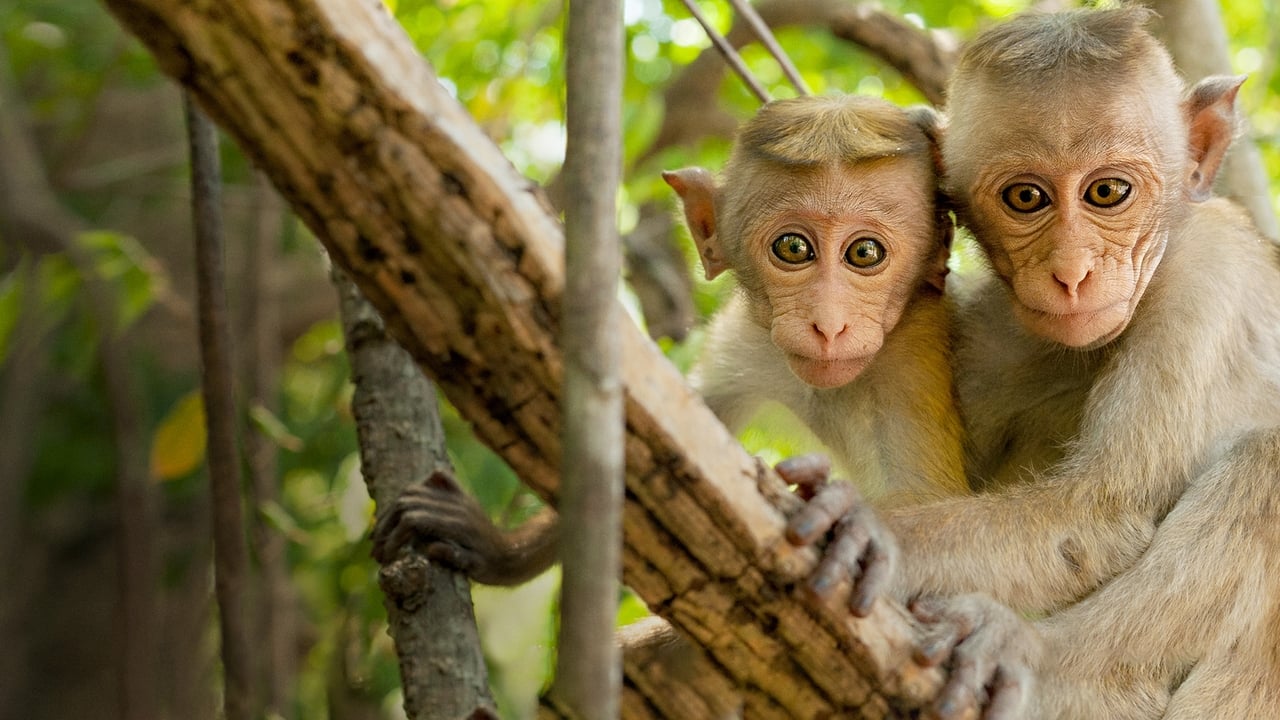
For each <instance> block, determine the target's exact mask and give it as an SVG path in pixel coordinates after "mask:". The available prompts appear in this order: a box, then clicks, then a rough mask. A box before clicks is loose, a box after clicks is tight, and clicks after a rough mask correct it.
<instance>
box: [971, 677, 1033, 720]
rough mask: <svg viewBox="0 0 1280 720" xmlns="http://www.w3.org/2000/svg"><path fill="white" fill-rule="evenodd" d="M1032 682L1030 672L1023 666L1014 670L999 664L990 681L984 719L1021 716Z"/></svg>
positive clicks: (1013, 719) (1000, 719)
mask: <svg viewBox="0 0 1280 720" xmlns="http://www.w3.org/2000/svg"><path fill="white" fill-rule="evenodd" d="M1032 683H1033V680H1032V677H1031V672H1030V670H1029V669H1027V668H1025V667H1021V668H1018V669H1016V670H1014V669H1010V668H1008V667H1005V666H1001V667H1000V668H999V669H997V671H996V678H995V680H994V681H993V682H992V683H991V693H990V695H991V697H990V699H989V700H988V701H987V709H986V712H985V713H983V718H984V719H985V720H1016V718H1019V717H1022V716H1023V714H1024V713H1023V709H1024V707H1025V705H1026V701H1027V698H1029V697H1030V696H1031V685H1032Z"/></svg>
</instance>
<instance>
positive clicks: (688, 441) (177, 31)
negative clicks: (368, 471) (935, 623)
mask: <svg viewBox="0 0 1280 720" xmlns="http://www.w3.org/2000/svg"><path fill="white" fill-rule="evenodd" d="M107 4H108V5H109V6H110V7H111V8H112V10H113V11H114V12H115V13H116V14H117V16H118V17H119V18H120V19H121V21H122V22H123V23H124V25H125V26H126V27H128V28H129V29H131V30H132V31H133V32H134V33H135V34H136V35H137V36H138V37H139V38H140V39H142V41H143V42H144V43H146V44H147V45H148V46H149V47H150V49H151V50H152V52H153V53H154V54H155V56H156V57H157V59H158V61H159V63H160V65H161V67H162V68H163V69H164V70H165V72H167V73H168V74H169V75H171V76H173V77H174V78H176V79H178V80H179V81H181V82H182V83H183V84H184V85H186V86H187V87H188V88H189V89H190V91H191V92H192V93H193V94H194V95H195V97H197V98H198V99H199V100H200V102H201V103H202V104H203V106H204V107H205V108H206V109H207V110H208V112H210V113H211V114H212V115H213V116H214V117H215V118H216V119H217V120H218V121H219V122H220V123H221V124H222V126H223V127H224V128H226V129H227V130H228V131H229V132H230V133H231V134H232V135H233V136H234V137H235V138H236V139H237V141H238V142H239V143H240V145H241V147H242V148H243V149H244V150H245V152H246V153H248V154H249V155H250V156H251V157H252V158H254V160H255V161H256V162H257V163H258V165H259V166H260V167H261V168H263V170H264V171H265V172H267V173H268V175H269V176H270V177H271V179H272V181H273V182H274V184H275V185H276V187H277V188H278V189H279V190H280V191H281V193H282V194H283V195H284V197H285V198H286V199H287V200H288V201H289V203H290V204H291V205H292V206H293V208H294V210H295V211H296V212H297V213H298V214H299V215H300V217H302V218H303V219H304V221H305V222H306V223H307V224H308V225H309V227H310V228H311V229H312V230H313V231H314V232H315V234H316V235H317V236H318V237H319V238H320V239H321V240H322V241H323V242H324V243H325V245H326V247H327V248H328V250H329V252H330V255H331V257H332V258H333V260H334V261H335V263H337V264H338V265H339V266H341V267H342V268H343V269H344V270H345V271H347V272H348V273H349V274H350V275H351V277H352V279H353V280H354V281H355V282H356V283H357V284H358V285H359V286H360V288H361V290H362V291H363V293H364V295H365V296H366V297H367V298H369V300H370V301H371V302H372V303H373V304H374V306H375V307H376V308H377V309H378V311H379V312H380V313H381V315H382V317H383V318H384V319H385V320H386V321H387V325H388V329H389V330H390V332H391V333H392V334H393V335H394V336H395V337H396V338H397V339H398V340H399V341H400V343H401V344H402V345H404V346H405V348H407V349H408V350H409V351H410V352H411V354H412V355H413V357H414V358H415V360H416V361H417V362H418V364H419V365H420V366H421V367H422V368H423V369H424V370H425V371H426V372H427V373H428V374H429V375H431V376H432V377H433V378H434V379H435V380H436V381H437V383H438V384H439V387H440V388H441V389H442V390H443V391H444V392H445V393H446V394H447V395H448V397H449V399H450V400H451V402H453V404H454V405H455V406H456V407H457V408H458V409H459V411H460V412H461V413H462V414H463V415H464V416H466V417H467V418H468V419H469V420H470V421H471V422H472V423H473V426H474V429H475V432H476V433H477V435H478V436H479V437H480V438H481V439H483V440H484V441H485V442H486V443H487V444H488V445H489V446H490V447H492V448H494V449H495V450H496V451H497V452H499V453H500V454H501V455H502V456H503V457H504V458H505V459H506V460H507V462H508V463H510V464H511V466H512V467H513V468H514V469H515V470H516V472H517V473H519V475H520V476H521V478H522V479H524V481H525V482H526V483H528V484H529V485H530V486H531V487H533V488H535V489H536V490H537V491H538V492H539V493H541V494H542V495H543V496H544V497H546V498H548V499H549V500H551V501H552V502H554V501H555V500H556V498H557V495H558V490H559V463H560V457H561V449H560V440H559V433H558V430H559V426H560V422H559V411H558V407H559V400H560V394H561V383H562V377H563V365H562V358H561V354H560V351H559V349H558V347H557V346H556V344H555V338H556V337H557V335H558V331H559V326H560V322H559V315H560V308H561V299H562V294H563V291H564V268H563V261H562V249H563V238H562V235H561V231H560V228H559V226H558V225H557V224H556V222H555V220H554V219H553V218H552V217H551V215H550V214H549V213H548V212H547V211H546V209H545V206H544V204H543V202H542V201H541V200H540V196H539V193H538V191H537V189H536V187H534V186H533V185H532V184H531V183H530V182H529V181H528V180H526V179H525V178H523V177H521V176H520V175H519V174H517V173H516V172H515V171H514V170H513V169H512V168H511V166H510V164H509V163H508V162H507V161H506V160H505V158H503V157H502V155H501V153H500V152H499V151H498V149H497V148H496V147H495V146H494V144H493V143H492V142H491V141H490V140H489V139H488V138H486V137H485V136H484V134H483V133H482V132H481V130H480V129H479V128H478V127H477V126H476V125H475V123H474V122H473V121H472V120H471V119H470V118H469V117H468V116H467V114H466V113H465V112H464V111H463V110H462V108H461V107H460V106H459V105H458V104H457V102H456V101H455V100H454V99H453V98H452V97H450V96H449V95H448V93H447V92H446V91H445V90H444V89H443V88H442V87H441V86H440V85H439V83H438V82H437V81H436V79H435V77H434V76H433V74H432V72H431V71H430V69H429V68H428V67H427V65H426V64H425V63H424V62H423V61H422V59H421V58H420V57H419V55H418V53H417V51H416V50H415V49H414V47H413V46H412V44H411V43H410V41H409V39H408V38H407V37H406V36H405V34H404V32H403V31H402V29H401V28H400V27H399V26H398V25H397V24H396V23H395V21H394V20H393V19H392V18H391V17H389V16H388V15H387V14H386V11H385V10H384V9H383V7H382V5H381V3H380V2H377V0H327V1H325V2H316V1H315V0H196V1H193V2H187V3H182V4H178V3H172V2H170V1H169V0H108V2H107ZM618 334H619V336H620V339H621V342H622V348H623V351H622V357H623V365H622V371H621V374H622V379H623V383H624V393H625V398H624V404H625V409H626V426H627V435H626V459H627V477H626V497H627V502H626V506H625V510H624V527H625V532H626V542H625V551H624V558H623V566H624V579H625V581H626V582H627V583H628V584H629V585H630V586H631V587H633V588H634V589H635V590H636V591H637V592H638V593H639V594H640V596H641V597H643V598H644V599H645V601H646V602H648V603H649V605H650V607H652V608H653V609H654V611H655V612H657V613H658V614H659V615H662V616H663V617H666V618H667V619H669V620H671V621H672V622H673V623H674V624H675V625H676V626H677V627H679V628H681V629H682V630H683V631H684V632H685V633H686V634H687V635H688V636H689V637H691V638H693V639H694V640H695V641H696V642H697V643H698V644H700V645H702V646H703V647H704V648H706V649H707V650H708V657H709V658H710V662H713V663H715V664H716V666H718V667H719V668H721V669H723V672H724V674H725V675H726V676H728V677H731V678H733V679H734V681H735V682H737V683H739V684H740V685H742V686H743V687H744V688H746V698H747V702H748V707H749V709H750V710H751V711H752V714H753V716H756V717H782V716H788V715H790V716H794V717H817V716H821V715H822V714H824V713H839V714H840V715H842V716H846V717H848V716H857V715H859V714H860V715H862V716H866V717H881V716H885V715H887V714H890V713H891V710H890V708H891V707H911V706H916V705H918V704H919V703H920V702H921V701H922V700H924V699H926V698H928V697H930V696H931V695H932V694H933V693H934V692H935V691H936V689H937V687H938V684H939V682H940V679H941V678H940V675H939V673H937V672H936V671H933V670H930V671H922V670H920V669H919V668H917V667H916V666H915V665H913V664H912V663H911V661H910V652H911V639H912V632H913V631H912V626H911V622H910V620H909V618H908V616H907V615H906V613H905V612H904V610H903V609H902V608H901V607H899V606H896V605H893V604H891V603H879V604H878V605H877V606H876V608H875V609H874V611H873V613H872V614H871V616H870V617H868V618H866V619H862V620H858V619H854V618H852V617H851V616H849V615H848V613H846V612H844V611H843V610H841V609H828V608H815V607H811V606H809V605H807V604H805V603H804V602H802V601H800V599H799V595H798V593H796V592H795V588H794V583H795V582H796V581H797V580H798V579H799V578H802V577H804V576H806V575H807V574H808V573H809V572H810V571H811V569H812V568H813V566H814V563H815V560H816V556H815V554H814V553H813V552H812V551H811V550H805V551H798V550H796V549H794V548H792V547H790V546H789V545H788V544H787V543H786V541H785V539H784V538H783V526H784V521H785V514H786V512H787V508H788V506H793V505H792V504H793V503H795V502H798V501H796V500H795V499H794V498H792V497H791V496H790V495H789V494H788V493H787V491H786V489H785V488H784V487H782V485H781V483H780V481H779V480H778V479H777V477H776V476H775V475H774V474H773V473H772V472H771V471H770V470H768V469H767V468H764V467H762V466H761V465H760V464H759V463H758V462H757V461H756V460H754V459H753V458H751V457H750V456H748V455H747V454H746V452H745V451H744V450H743V449H742V448H741V446H739V445H738V444H737V442H736V441H735V440H734V439H733V437H732V436H730V434H729V433H728V432H727V431H726V430H725V429H724V428H723V426H721V425H720V424H719V422H717V421H716V419H715V417H714V415H712V414H711V412H710V411H709V410H708V409H707V408H706V406H705V405H704V404H703V403H702V401H701V400H700V399H699V398H698V397H697V396H696V395H695V394H694V393H693V392H692V391H691V390H690V389H689V388H688V386H687V385H686V384H685V382H684V379H683V378H682V377H681V376H680V375H679V373H678V372H677V371H676V369H675V368H674V367H673V366H672V365H671V364H670V363H668V362H667V361H666V359H665V358H664V357H663V356H662V354H661V352H660V351H659V350H658V349H657V347H656V346H655V345H653V343H652V342H650V341H649V340H648V338H646V337H644V336H643V335H642V334H641V333H640V332H639V330H638V329H637V328H636V327H634V326H633V325H632V324H630V323H622V324H620V325H619V326H618Z"/></svg>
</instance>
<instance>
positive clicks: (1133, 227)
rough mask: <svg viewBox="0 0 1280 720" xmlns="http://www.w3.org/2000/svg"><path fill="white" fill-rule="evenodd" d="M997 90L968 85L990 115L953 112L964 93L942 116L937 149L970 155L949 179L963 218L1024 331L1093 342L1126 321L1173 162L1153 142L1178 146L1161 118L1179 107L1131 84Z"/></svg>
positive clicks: (1160, 224) (1152, 255)
mask: <svg viewBox="0 0 1280 720" xmlns="http://www.w3.org/2000/svg"><path fill="white" fill-rule="evenodd" d="M998 92H999V91H998V90H996V91H991V93H992V94H986V93H979V95H981V96H982V97H983V98H984V99H985V100H986V101H987V102H988V106H987V108H985V109H984V110H982V113H983V116H984V117H987V118H996V117H998V118H1000V122H997V123H993V122H985V121H980V122H974V119H973V118H969V117H965V116H963V115H960V114H959V113H964V112H966V111H968V110H971V109H976V103H972V102H971V103H958V105H960V107H959V108H958V109H957V113H958V114H957V115H953V126H952V129H951V132H952V134H953V135H954V137H949V138H948V141H947V142H949V143H950V142H954V143H955V145H953V146H951V148H950V149H949V150H948V158H950V157H951V156H952V155H953V154H958V153H960V152H963V153H966V154H968V157H972V158H978V159H979V160H977V161H976V162H974V163H970V166H969V174H967V175H961V176H959V177H957V178H955V179H956V180H958V181H959V182H958V184H959V185H960V187H958V188H956V189H957V190H959V191H960V193H961V194H962V196H963V198H964V203H963V204H964V206H965V212H964V220H965V221H966V222H967V223H968V224H969V225H970V227H971V229H973V231H974V233H975V235H976V236H977V238H978V240H979V242H981V243H982V245H983V246H984V247H985V248H986V250H987V252H988V255H989V257H990V259H991V264H992V267H993V268H994V269H995V271H996V273H997V274H998V275H999V276H1000V277H1001V279H1003V280H1004V282H1005V283H1006V284H1007V286H1008V287H1009V290H1010V294H1011V296H1012V300H1013V303H1012V307H1013V311H1014V313H1015V314H1016V316H1017V317H1018V319H1019V320H1020V321H1021V323H1022V324H1023V326H1024V327H1025V328H1026V329H1027V330H1028V331H1030V332H1031V333H1033V334H1035V335H1038V336H1040V337H1043V338H1045V339H1047V340H1051V341H1054V342H1057V343H1061V344H1062V345H1066V346H1068V347H1073V348H1090V347H1096V346H1099V345H1102V344H1105V343H1107V342H1109V341H1110V340H1112V339H1113V338H1115V337H1116V336H1118V335H1119V334H1120V333H1121V332H1122V331H1124V329H1125V328H1126V327H1127V326H1128V324H1129V321H1130V319H1131V318H1132V317H1133V313H1134V310H1135V308H1136V307H1137V305H1138V303H1139V301H1140V300H1141V299H1142V295H1143V293H1144V291H1145V290H1146V287H1147V283H1148V281H1149V280H1150V279H1151V275H1152V273H1153V272H1154V271H1155V269H1156V266H1157V265H1158V264H1159V262H1160V258H1161V256H1162V254H1163V252H1164V247H1165V241H1166V237H1167V235H1168V233H1167V231H1166V229H1165V228H1166V227H1167V221H1168V219H1169V217H1170V214H1171V205H1170V200H1169V198H1170V195H1171V190H1173V188H1170V187H1167V185H1168V184H1169V183H1168V182H1167V181H1166V178H1169V177H1170V176H1173V177H1175V178H1176V176H1177V173H1178V170H1177V169H1176V168H1173V169H1172V170H1171V168H1170V162H1171V161H1170V159H1169V158H1167V157H1165V156H1166V155H1168V153H1163V152H1162V151H1161V148H1162V147H1164V143H1166V142H1168V143H1171V144H1172V145H1173V147H1180V145H1179V144H1178V143H1177V136H1176V135H1175V137H1174V138H1169V137H1168V133H1165V132H1164V131H1163V127H1164V125H1166V124H1173V125H1175V126H1176V124H1177V122H1178V120H1179V118H1178V117H1177V116H1176V115H1174V114H1171V113H1170V112H1169V111H1165V112H1164V114H1165V115H1167V116H1168V117H1165V118H1161V117H1160V114H1159V113H1157V112H1156V109H1157V108H1156V107H1155V105H1154V103H1152V102H1150V99H1149V98H1146V97H1144V96H1145V95H1148V93H1143V92H1138V93H1135V95H1137V96H1138V97H1137V98H1133V97H1130V98H1127V99H1118V100H1114V101H1110V102H1108V101H1100V100H1097V99H1095V100H1093V101H1092V102H1090V101H1089V100H1086V99H1083V98H1081V97H1075V98H1071V97H1069V96H1068V97H1064V96H1063V95H1062V94H1052V93H1046V94H1042V95H1041V96H1040V97H1039V98H1038V101H1037V102H1036V103H1035V105H1034V106H1032V105H1030V104H1028V103H1026V102H1018V100H1017V98H1016V97H1015V98H1014V99H1013V100H1012V101H1009V100H1002V99H1001V98H1000V97H999V95H996V94H995V93H998ZM1172 105H1173V108H1172V110H1176V106H1177V105H1176V99H1175V100H1174V102H1173V103H1172ZM966 106H967V107H966ZM1029 107H1034V111H1032V110H1029V109H1028V108H1029ZM961 148H963V149H961Z"/></svg>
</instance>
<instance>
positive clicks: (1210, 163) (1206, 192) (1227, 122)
mask: <svg viewBox="0 0 1280 720" xmlns="http://www.w3.org/2000/svg"><path fill="white" fill-rule="evenodd" d="M1245 78H1246V76H1244V75H1235V76H1231V75H1214V76H1210V77H1207V78H1205V79H1204V80H1201V81H1200V82H1198V83H1196V86H1195V87H1194V88H1192V89H1191V93H1190V94H1189V95H1188V96H1187V99H1186V100H1185V101H1183V103H1182V107H1183V111H1184V112H1185V113H1186V117H1187V128H1188V138H1187V147H1188V148H1189V149H1190V151H1191V162H1192V167H1191V172H1190V174H1189V175H1188V176H1187V196H1188V197H1190V198H1191V200H1193V201H1195V202H1202V201H1204V200H1208V199H1209V196H1210V195H1211V194H1212V192H1213V179H1214V178H1215V177H1217V175H1218V169H1219V168H1220V167H1221V166H1222V159H1223V158H1224V157H1225V156H1226V154H1227V149H1228V148H1230V147H1231V141H1232V140H1234V139H1235V134H1236V93H1238V92H1239V91H1240V85H1241V84H1243V83H1244V81H1245Z"/></svg>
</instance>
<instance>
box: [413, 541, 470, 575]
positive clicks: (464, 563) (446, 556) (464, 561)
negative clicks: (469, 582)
mask: <svg viewBox="0 0 1280 720" xmlns="http://www.w3.org/2000/svg"><path fill="white" fill-rule="evenodd" d="M423 552H424V553H425V554H426V556H427V559H428V560H430V561H432V562H436V563H440V564H441V565H444V566H447V567H449V568H452V569H454V570H457V571H458V572H460V573H466V574H468V575H470V574H471V572H472V571H473V570H475V568H476V567H477V566H478V565H479V563H480V556H479V555H478V554H476V553H475V552H474V551H472V550H470V549H468V548H464V547H462V546H460V545H455V544H453V543H451V542H433V543H431V544H429V545H427V547H426V548H425V550H424V551H423Z"/></svg>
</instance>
